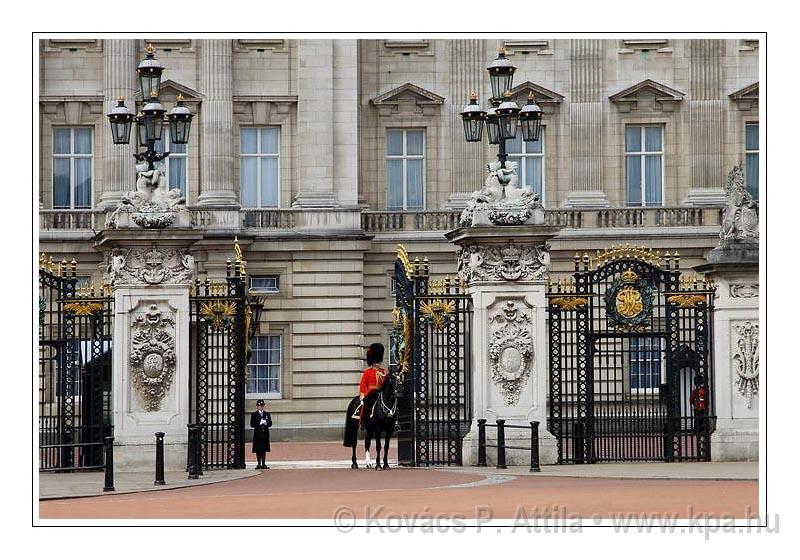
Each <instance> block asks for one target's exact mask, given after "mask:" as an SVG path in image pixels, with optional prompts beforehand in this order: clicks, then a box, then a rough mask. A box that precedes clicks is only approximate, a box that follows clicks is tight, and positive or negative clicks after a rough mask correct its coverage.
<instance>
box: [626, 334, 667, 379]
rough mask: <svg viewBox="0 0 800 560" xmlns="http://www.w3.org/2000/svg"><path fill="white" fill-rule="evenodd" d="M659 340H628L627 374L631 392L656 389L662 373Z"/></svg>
mask: <svg viewBox="0 0 800 560" xmlns="http://www.w3.org/2000/svg"><path fill="white" fill-rule="evenodd" d="M661 340H662V339H660V338H631V339H629V343H628V344H629V345H628V351H629V354H628V356H629V361H628V365H629V370H628V371H629V374H630V389H631V391H632V392H637V391H647V390H654V389H658V386H659V385H660V384H661V372H662V371H663V363H662V352H661Z"/></svg>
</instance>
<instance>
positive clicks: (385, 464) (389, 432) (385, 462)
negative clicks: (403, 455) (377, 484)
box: [383, 428, 392, 469]
mask: <svg viewBox="0 0 800 560" xmlns="http://www.w3.org/2000/svg"><path fill="white" fill-rule="evenodd" d="M390 439H392V429H391V428H389V429H388V430H386V441H385V442H384V444H383V468H384V469H388V468H389V461H388V460H387V457H386V456H387V455H388V453H389V440H390Z"/></svg>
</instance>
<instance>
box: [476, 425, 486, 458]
mask: <svg viewBox="0 0 800 560" xmlns="http://www.w3.org/2000/svg"><path fill="white" fill-rule="evenodd" d="M478 466H479V467H485V466H486V418H481V419H480V420H478Z"/></svg>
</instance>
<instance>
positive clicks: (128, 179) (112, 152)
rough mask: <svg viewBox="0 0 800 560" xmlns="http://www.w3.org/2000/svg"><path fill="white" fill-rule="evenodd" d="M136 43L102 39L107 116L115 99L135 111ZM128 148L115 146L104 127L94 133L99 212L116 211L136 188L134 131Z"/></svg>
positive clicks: (114, 103) (109, 132)
mask: <svg viewBox="0 0 800 560" xmlns="http://www.w3.org/2000/svg"><path fill="white" fill-rule="evenodd" d="M137 54H138V53H137V49H136V39H103V112H104V113H108V112H110V111H111V109H112V108H113V107H116V105H117V97H118V96H122V97H124V98H125V104H126V105H127V106H128V108H129V109H130V110H131V111H135V110H136V102H135V97H134V96H135V94H136V90H137V87H138V85H137V80H136V66H137V64H138V61H137ZM132 128H133V129H132V130H131V139H132V140H131V141H132V143H131V144H127V145H116V144H114V143H113V142H112V141H111V131H110V130H109V128H108V127H107V126H104V127H102V128H100V129H98V130H97V133H96V134H98V135H100V134H102V135H103V137H102V139H101V141H100V142H96V144H98V145H101V146H103V152H102V166H103V192H102V193H101V195H100V202H99V208H101V209H105V208H113V207H116V206H117V204H118V203H119V201H120V198H122V195H123V194H124V193H125V192H127V191H130V190H133V189H134V188H135V186H136V174H135V172H134V171H135V169H134V166H133V164H134V163H135V162H134V159H133V158H132V157H131V154H132V153H133V151H135V149H136V130H135V127H132Z"/></svg>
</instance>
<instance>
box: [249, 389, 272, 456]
mask: <svg viewBox="0 0 800 560" xmlns="http://www.w3.org/2000/svg"><path fill="white" fill-rule="evenodd" d="M270 426H272V417H271V416H270V414H269V412H267V411H266V410H264V400H263V399H258V400H257V401H256V411H255V412H254V413H253V414H251V415H250V427H251V428H253V430H254V431H253V453H255V454H256V459H257V460H258V465H257V466H256V469H268V468H269V467H268V466H267V464H266V462H265V461H266V458H267V452H268V451H269V450H270V449H269V427H270Z"/></svg>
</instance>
